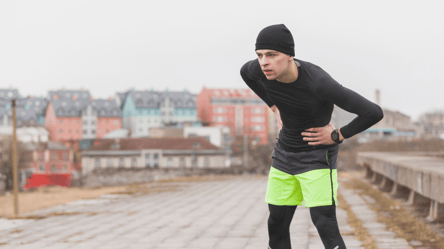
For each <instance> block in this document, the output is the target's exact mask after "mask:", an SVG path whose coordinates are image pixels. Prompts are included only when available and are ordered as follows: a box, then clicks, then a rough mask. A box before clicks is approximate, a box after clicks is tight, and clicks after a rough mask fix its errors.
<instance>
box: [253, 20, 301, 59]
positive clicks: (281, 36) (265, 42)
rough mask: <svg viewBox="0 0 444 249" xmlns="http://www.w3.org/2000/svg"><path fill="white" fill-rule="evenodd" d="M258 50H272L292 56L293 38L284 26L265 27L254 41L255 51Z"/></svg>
mask: <svg viewBox="0 0 444 249" xmlns="http://www.w3.org/2000/svg"><path fill="white" fill-rule="evenodd" d="M258 49H272V50H276V51H279V52H282V53H284V54H288V55H290V56H294V41H293V36H292V35H291V32H290V30H288V29H287V27H285V25H284V24H276V25H271V26H268V27H265V28H264V29H262V30H261V32H259V35H258V36H257V39H256V50H258Z"/></svg>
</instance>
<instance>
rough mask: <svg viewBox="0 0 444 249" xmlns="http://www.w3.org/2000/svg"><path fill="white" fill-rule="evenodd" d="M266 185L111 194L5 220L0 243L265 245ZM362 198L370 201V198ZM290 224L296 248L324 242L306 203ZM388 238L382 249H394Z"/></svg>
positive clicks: (261, 181)
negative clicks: (139, 194)
mask: <svg viewBox="0 0 444 249" xmlns="http://www.w3.org/2000/svg"><path fill="white" fill-rule="evenodd" d="M169 184H173V185H175V184H178V183H169ZM266 184H267V178H266V177H255V176H253V177H251V176H249V177H234V178H233V179H231V180H223V181H212V182H190V183H180V188H179V190H177V191H173V192H163V193H153V194H148V195H143V196H139V197H133V196H126V195H104V196H101V197H100V198H97V199H91V200H80V201H75V202H71V203H68V204H65V205H60V206H56V207H52V208H48V209H44V210H39V211H37V212H33V213H28V214H27V215H44V214H50V213H54V212H64V213H71V214H67V215H55V216H49V217H47V218H43V219H38V220H4V219H0V244H2V243H5V244H4V245H1V246H0V249H6V248H7V249H9V248H14V249H25V248H29V249H40V248H45V249H52V248H57V249H68V248H69V249H71V248H72V249H74V248H82V249H88V248H94V249H96V248H97V249H105V248H109V249H117V248H119V249H132V248H137V249H139V248H146V249H154V248H156V249H160V248H168V249H176V248H182V249H183V248H188V249H199V248H205V249H236V248H239V249H240V248H242V249H266V248H267V247H268V246H267V245H268V231H267V219H268V214H269V213H268V207H267V204H266V203H265V202H264V196H265V191H266ZM344 190H345V189H344ZM340 191H341V187H340ZM353 194H354V193H353V191H351V192H349V193H347V195H344V197H345V198H346V200H347V202H348V203H350V204H352V205H354V203H353V201H356V198H357V197H356V196H354V195H353ZM353 198H355V200H353ZM358 202H359V201H358ZM358 204H359V205H361V206H362V205H364V207H365V202H362V203H358ZM360 211H362V210H360ZM337 216H338V223H339V225H340V231H341V233H343V234H352V232H353V231H354V230H353V228H352V227H350V226H349V225H348V223H347V213H346V212H345V211H344V210H343V209H341V208H340V207H338V208H337ZM361 218H363V219H364V217H361ZM370 218H371V217H370ZM363 224H366V223H365V222H364V223H363ZM364 226H365V225H364ZM368 228H369V229H372V228H371V225H370V226H369V227H368ZM290 229H291V230H290V232H291V240H292V243H293V248H303V249H323V248H324V246H323V245H322V242H321V240H320V238H319V235H318V233H317V230H316V228H315V227H314V225H313V223H312V222H311V218H310V214H309V210H308V209H307V208H305V207H303V206H300V207H298V208H297V210H296V213H295V215H294V218H293V221H292V224H291V228H290ZM376 229H377V230H378V231H383V230H384V228H383V227H382V226H377V227H376ZM375 235H376V234H375ZM343 238H344V240H345V243H346V245H347V248H349V249H358V248H364V247H363V246H362V244H361V242H360V241H359V240H357V239H356V238H355V237H354V236H351V235H346V236H343ZM381 243H382V244H381V247H380V248H387V247H384V246H385V245H383V244H384V243H383V242H381ZM390 246H392V247H390V248H411V247H409V246H408V244H406V242H405V241H398V242H396V241H395V242H393V241H391V242H390Z"/></svg>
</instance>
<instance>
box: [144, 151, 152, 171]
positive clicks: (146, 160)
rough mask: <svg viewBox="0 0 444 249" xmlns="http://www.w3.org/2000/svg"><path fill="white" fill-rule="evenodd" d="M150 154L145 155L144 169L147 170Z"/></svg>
mask: <svg viewBox="0 0 444 249" xmlns="http://www.w3.org/2000/svg"><path fill="white" fill-rule="evenodd" d="M150 163H151V154H148V153H147V154H145V167H146V168H148V167H150V166H151V164H150Z"/></svg>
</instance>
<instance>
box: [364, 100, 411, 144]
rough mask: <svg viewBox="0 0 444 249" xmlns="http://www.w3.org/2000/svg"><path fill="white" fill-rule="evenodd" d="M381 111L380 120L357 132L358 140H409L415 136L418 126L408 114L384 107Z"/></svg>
mask: <svg viewBox="0 0 444 249" xmlns="http://www.w3.org/2000/svg"><path fill="white" fill-rule="evenodd" d="M382 111H383V113H384V117H383V118H382V120H381V121H379V122H378V123H377V124H375V125H373V126H372V127H370V128H369V129H367V130H365V131H364V132H362V133H361V134H359V141H361V142H367V141H370V140H391V141H399V140H408V141H410V140H413V139H414V138H415V137H416V136H417V133H418V127H417V126H415V125H414V124H413V122H412V120H411V118H410V116H408V115H406V114H404V113H401V112H399V111H392V110H389V109H386V108H383V109H382Z"/></svg>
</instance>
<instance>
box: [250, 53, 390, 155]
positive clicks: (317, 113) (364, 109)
mask: <svg viewBox="0 0 444 249" xmlns="http://www.w3.org/2000/svg"><path fill="white" fill-rule="evenodd" d="M295 63H296V65H297V66H298V73H299V74H298V78H297V80H296V81H294V82H292V83H282V82H279V81H276V80H268V79H267V78H266V77H265V75H264V73H263V72H262V70H261V67H260V65H259V61H258V60H257V59H254V60H251V61H249V62H247V63H245V64H244V65H243V66H242V68H241V76H242V78H243V80H244V81H245V83H246V84H247V85H248V86H249V87H250V88H251V89H252V90H253V91H254V92H255V93H256V94H257V95H258V96H259V97H260V98H261V99H262V100H263V101H264V102H265V103H266V104H267V105H268V106H269V107H272V106H273V105H276V107H277V108H278V109H279V112H280V115H281V119H282V123H283V128H282V130H281V132H280V134H279V144H280V145H281V146H282V148H283V149H285V150H287V151H292V152H299V151H304V150H311V149H316V148H321V147H325V146H323V145H321V146H312V145H308V141H304V140H303V136H302V135H301V133H302V132H304V130H305V129H308V128H312V127H323V126H326V125H327V124H329V123H330V120H331V114H332V112H333V105H334V104H335V105H337V106H339V107H341V108H342V109H344V110H346V111H348V112H352V113H355V114H357V115H358V116H357V117H356V118H355V119H353V120H352V121H351V122H350V123H349V124H347V125H345V126H343V127H341V128H340V129H341V134H342V136H343V137H344V138H349V137H352V136H353V135H355V134H357V133H359V132H361V131H364V130H366V129H367V128H369V127H370V126H372V125H374V124H376V123H377V122H379V121H380V120H381V119H382V117H383V112H382V109H381V108H380V107H379V106H378V105H376V104H375V103H373V102H371V101H369V100H367V99H366V98H364V97H362V96H361V95H359V94H358V93H356V92H354V91H352V90H350V89H348V88H346V87H343V86H342V85H340V84H339V83H338V82H336V81H335V80H334V79H333V78H332V77H331V76H330V75H329V74H328V73H327V72H325V71H324V70H323V69H322V68H320V67H318V66H316V65H314V64H312V63H310V62H305V61H302V60H299V59H295ZM337 128H338V127H337Z"/></svg>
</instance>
